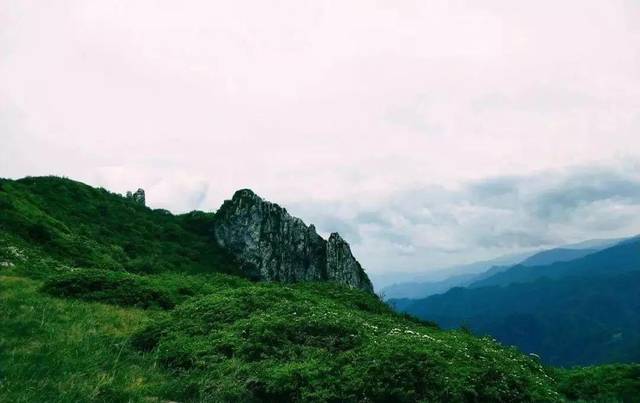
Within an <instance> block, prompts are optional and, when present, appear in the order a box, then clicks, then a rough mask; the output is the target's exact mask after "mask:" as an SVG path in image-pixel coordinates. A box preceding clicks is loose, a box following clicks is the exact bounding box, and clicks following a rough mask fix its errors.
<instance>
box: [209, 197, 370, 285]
mask: <svg viewBox="0 0 640 403" xmlns="http://www.w3.org/2000/svg"><path fill="white" fill-rule="evenodd" d="M214 234H215V237H216V240H217V242H218V243H219V244H220V245H221V246H222V247H224V248H225V249H227V250H228V251H230V252H231V253H232V254H233V255H234V256H235V257H236V258H238V260H239V261H240V262H241V264H242V266H243V270H244V271H245V272H246V273H247V274H248V275H249V276H251V277H253V278H256V279H260V280H266V281H281V282H298V281H327V280H329V281H337V282H339V283H343V284H346V285H348V286H350V287H353V288H359V289H362V290H365V291H368V292H373V287H372V285H371V282H370V281H369V278H368V277H367V275H366V273H365V272H364V270H363V269H362V266H360V263H358V261H357V260H356V259H355V258H354V257H353V255H352V253H351V249H350V248H349V244H347V243H346V242H345V241H344V240H343V239H342V238H341V237H340V235H338V234H337V233H334V234H331V236H330V237H329V241H326V240H324V239H323V238H322V237H321V236H320V235H318V234H317V233H316V229H315V227H314V226H313V225H310V226H306V225H305V223H304V222H303V221H302V220H301V219H299V218H296V217H292V216H291V215H289V213H287V210H286V209H284V208H282V207H280V206H279V205H277V204H275V203H270V202H268V201H265V200H263V199H262V198H260V197H259V196H258V195H256V194H255V193H253V192H252V191H251V190H249V189H243V190H239V191H237V192H236V193H235V194H234V195H233V198H232V199H231V200H227V201H225V202H224V204H223V205H222V207H220V210H218V212H217V213H216V224H215V227H214Z"/></svg>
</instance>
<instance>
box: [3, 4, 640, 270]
mask: <svg viewBox="0 0 640 403" xmlns="http://www.w3.org/2000/svg"><path fill="white" fill-rule="evenodd" d="M639 161H640V2H638V1H637V0H628V1H618V0H607V1H602V0H562V1H558V0H553V1H550V0H538V1H514V0H504V1H495V0H468V1H455V0H447V1H429V0H419V1H402V0H391V1H375V2H374V1H370V0H367V1H355V0H354V1H331V2H324V1H318V0H314V1H301V0H290V1H250V2H248V1H231V2H229V1H227V2H217V1H210V0H208V1H180V2H176V1H168V0H167V1H135V0H127V1H102V0H100V1H89V0H79V1H55V2H53V1H44V0H42V1H29V0H21V1H13V0H0V176H3V177H13V178H17V177H22V176H25V175H43V174H56V175H65V176H68V177H71V178H73V179H77V180H81V181H84V182H87V183H90V184H92V185H96V186H104V187H107V188H109V189H111V190H113V191H117V192H124V191H126V190H129V189H135V188H137V187H143V188H144V189H145V190H146V191H147V200H148V204H149V205H151V206H152V207H162V208H168V209H170V210H172V211H174V212H184V211H188V210H192V209H201V210H215V209H216V208H217V207H218V206H219V205H220V204H221V202H222V201H223V200H224V199H225V198H229V197H230V196H231V195H232V193H233V191H234V190H236V189H238V188H244V187H249V188H252V189H254V190H255V191H256V192H258V193H259V194H260V195H262V196H263V197H265V198H267V199H269V200H272V201H276V202H278V203H280V204H282V205H284V206H285V207H287V208H288V209H289V210H290V212H292V213H293V214H295V215H299V216H300V217H301V218H303V219H304V220H305V221H306V222H307V223H314V224H316V226H317V227H318V230H319V231H321V232H322V233H323V234H327V233H328V232H332V231H339V232H341V233H342V235H343V236H344V237H345V238H346V239H347V240H348V241H349V242H350V243H351V244H352V248H353V249H354V252H355V253H356V256H357V257H358V258H359V260H360V261H361V262H362V263H363V265H364V266H365V268H367V269H368V271H369V272H372V273H374V274H376V273H378V274H379V273H383V272H391V271H396V270H397V271H427V270H433V269H435V268H439V267H442V266H447V265H450V264H457V263H465V262H470V261H473V260H477V259H482V258H490V257H493V256H497V255H500V254H504V253H510V252H518V251H522V250H528V249H535V248H542V247H548V246H554V245H558V244H562V243H566V242H573V241H580V240H583V239H589V238H601V237H613V236H621V235H630V234H634V233H640V163H639Z"/></svg>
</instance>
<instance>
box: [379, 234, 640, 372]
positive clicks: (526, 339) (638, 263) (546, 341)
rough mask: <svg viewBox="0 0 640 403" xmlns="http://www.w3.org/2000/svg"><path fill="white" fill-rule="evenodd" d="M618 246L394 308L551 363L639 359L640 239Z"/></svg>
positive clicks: (539, 258) (526, 266) (552, 254)
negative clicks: (489, 338) (487, 337)
mask: <svg viewBox="0 0 640 403" xmlns="http://www.w3.org/2000/svg"><path fill="white" fill-rule="evenodd" d="M616 242H617V243H614V245H613V246H610V245H611V243H608V245H609V247H606V248H604V249H602V250H599V251H596V252H594V249H595V248H594V247H596V248H597V247H598V245H595V244H593V243H590V244H588V246H589V248H587V249H583V250H579V251H576V250H573V251H571V252H567V250H570V249H565V248H561V249H553V250H550V251H545V252H542V253H539V254H537V255H534V256H532V257H530V258H528V259H526V260H525V261H523V262H522V263H521V264H518V265H516V266H513V267H510V268H507V269H504V270H500V271H497V272H495V273H493V274H492V275H490V276H488V277H485V278H482V279H480V280H477V281H472V282H470V283H468V287H467V288H462V287H456V288H452V289H450V290H449V291H447V292H445V293H444V294H441V295H432V296H429V297H427V298H423V299H417V300H416V299H395V300H391V303H392V304H393V305H394V306H395V307H396V309H398V310H400V311H403V312H406V313H410V314H413V315H415V316H418V317H419V318H422V319H426V320H432V321H435V322H437V323H438V324H440V325H441V326H443V327H446V328H456V327H460V326H466V327H468V328H469V329H470V330H472V331H473V332H475V333H479V334H489V335H491V336H493V337H495V338H497V339H498V340H499V341H500V342H502V343H504V344H510V345H516V346H517V347H518V348H520V349H521V350H523V351H525V352H531V353H536V354H539V355H540V356H541V357H542V360H543V361H544V362H545V363H547V364H551V365H584V364H596V363H606V362H614V361H627V362H630V361H638V360H640V292H639V291H640V239H639V238H638V237H634V238H629V239H625V240H617V241H616ZM601 245H605V243H602V244H601ZM581 255H582V256H581ZM570 257H574V259H572V260H564V261H559V260H555V261H554V259H560V258H563V259H564V258H570ZM531 262H534V263H540V262H543V263H544V262H553V263H551V264H546V265H544V264H542V265H533V266H531V265H530V264H531Z"/></svg>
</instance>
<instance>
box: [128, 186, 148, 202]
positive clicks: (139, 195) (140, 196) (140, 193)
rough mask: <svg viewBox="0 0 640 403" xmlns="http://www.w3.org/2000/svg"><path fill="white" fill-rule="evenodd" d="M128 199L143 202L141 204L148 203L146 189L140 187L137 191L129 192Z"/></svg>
mask: <svg viewBox="0 0 640 403" xmlns="http://www.w3.org/2000/svg"><path fill="white" fill-rule="evenodd" d="M127 199H131V200H133V201H134V202H136V203H138V204H141V205H143V206H144V205H146V200H145V196H144V189H140V188H139V189H138V190H136V191H135V192H133V193H131V192H127Z"/></svg>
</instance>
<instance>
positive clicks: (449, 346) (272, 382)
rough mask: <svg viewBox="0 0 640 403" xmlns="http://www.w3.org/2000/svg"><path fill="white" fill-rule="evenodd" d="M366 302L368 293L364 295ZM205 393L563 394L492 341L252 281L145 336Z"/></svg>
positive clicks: (212, 396) (306, 289)
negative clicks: (252, 282) (558, 392)
mask: <svg viewBox="0 0 640 403" xmlns="http://www.w3.org/2000/svg"><path fill="white" fill-rule="evenodd" d="M359 300H360V301H359ZM133 344H134V345H135V346H136V347H137V348H139V349H140V350H142V351H153V352H155V353H156V354H157V356H158V358H159V360H160V362H161V363H162V365H163V366H164V367H165V368H166V369H167V370H169V371H170V372H171V373H172V374H174V376H176V377H177V379H179V382H178V384H179V385H180V387H179V388H178V389H176V390H175V391H174V393H175V395H172V396H170V397H171V398H173V399H184V397H185V396H188V397H189V398H190V399H193V400H196V401H200V400H204V401H274V402H275V401H375V402H386V401H399V402H402V401H406V402H413V401H420V400H425V401H473V400H480V401H527V400H536V401H543V400H555V399H557V398H558V396H557V395H556V393H555V392H554V390H553V387H552V382H551V381H550V379H549V378H548V377H547V376H546V374H545V372H544V370H543V369H542V367H541V366H540V365H539V364H537V363H536V362H535V361H534V360H532V359H529V358H527V357H525V356H523V355H521V354H520V353H518V352H517V351H515V350H511V349H505V348H503V347H500V346H499V345H498V344H496V343H495V342H493V341H492V340H490V339H486V338H483V339H480V338H476V337H473V336H470V335H466V334H463V333H461V332H455V331H451V332H442V331H439V330H437V329H435V328H433V327H428V326H423V325H420V324H417V323H414V322H412V321H409V320H406V319H404V318H402V317H401V316H399V315H397V314H394V313H392V312H391V311H390V310H389V308H388V307H387V306H385V305H384V304H383V303H381V302H380V301H377V300H376V299H375V297H372V296H370V295H368V294H365V293H362V292H359V291H354V290H349V289H346V288H343V287H340V286H338V285H330V284H322V285H320V284H300V285H295V286H291V287H285V286H281V285H275V284H246V285H245V286H242V287H237V288H230V289H227V290H224V291H221V292H219V293H216V294H214V295H210V296H206V297H202V298H198V299H193V300H190V301H187V302H186V303H185V304H182V305H180V306H178V307H177V308H176V310H175V311H174V312H173V314H172V315H171V316H170V317H168V318H162V319H158V320H157V321H155V322H154V323H153V324H151V325H150V326H148V327H147V328H146V329H145V330H143V331H141V332H138V333H137V334H136V335H135V337H134V338H133Z"/></svg>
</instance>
